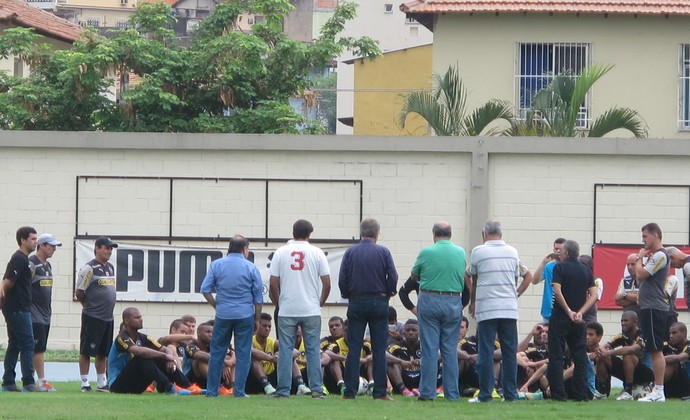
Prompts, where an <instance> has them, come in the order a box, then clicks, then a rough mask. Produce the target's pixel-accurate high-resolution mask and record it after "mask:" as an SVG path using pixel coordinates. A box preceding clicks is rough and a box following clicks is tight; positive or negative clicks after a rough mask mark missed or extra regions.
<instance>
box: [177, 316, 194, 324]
mask: <svg viewBox="0 0 690 420" xmlns="http://www.w3.org/2000/svg"><path fill="white" fill-rule="evenodd" d="M180 320H181V321H182V322H184V323H185V324H186V323H188V322H193V323H195V324H196V318H194V315H189V314H185V315H182V316H181V317H180Z"/></svg>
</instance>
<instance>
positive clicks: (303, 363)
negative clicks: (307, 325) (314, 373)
mask: <svg viewBox="0 0 690 420" xmlns="http://www.w3.org/2000/svg"><path fill="white" fill-rule="evenodd" d="M294 353H295V363H297V367H299V370H300V374H301V375H302V378H307V382H306V385H307V387H309V383H308V378H309V375H307V352H306V350H305V349H304V339H303V338H302V326H301V325H298V326H297V335H296V336H295V351H294ZM320 355H321V369H322V370H323V368H324V367H327V366H328V364H329V363H330V362H331V359H329V358H328V356H326V354H325V353H324V352H323V351H320ZM293 388H294V387H293ZM291 392H292V393H296V392H297V389H293V390H292V391H291ZM326 392H328V391H326Z"/></svg>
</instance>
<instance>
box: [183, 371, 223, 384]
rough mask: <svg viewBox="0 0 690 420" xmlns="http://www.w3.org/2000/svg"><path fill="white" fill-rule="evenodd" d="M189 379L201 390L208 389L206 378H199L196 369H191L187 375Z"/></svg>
mask: <svg viewBox="0 0 690 420" xmlns="http://www.w3.org/2000/svg"><path fill="white" fill-rule="evenodd" d="M187 379H189V382H191V383H193V384H197V385H199V387H201V388H206V378H203V377H201V376H197V375H196V374H195V373H194V368H191V369H190V370H189V373H188V374H187ZM221 379H222V378H221Z"/></svg>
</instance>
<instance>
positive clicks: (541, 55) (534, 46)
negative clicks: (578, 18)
mask: <svg viewBox="0 0 690 420" xmlns="http://www.w3.org/2000/svg"><path fill="white" fill-rule="evenodd" d="M589 50H590V45H589V44H586V43H568V42H559V43H518V44H517V45H516V51H515V57H516V60H515V61H516V63H515V88H516V103H517V104H518V115H519V116H520V117H522V118H524V117H525V116H526V114H527V111H528V110H529V108H530V106H531V105H532V98H533V97H534V94H535V93H537V92H538V91H539V90H540V89H542V88H544V87H546V86H547V85H548V84H549V83H550V82H551V80H552V79H553V77H554V75H557V74H562V73H571V74H573V75H574V76H577V75H579V74H580V73H581V72H582V69H583V68H585V67H587V66H588V65H589V61H590V57H589ZM588 96H589V95H588ZM589 102H590V98H589V97H588V98H587V99H586V100H585V103H584V104H582V106H581V107H580V115H579V116H578V121H577V126H578V127H580V128H587V127H588V126H589Z"/></svg>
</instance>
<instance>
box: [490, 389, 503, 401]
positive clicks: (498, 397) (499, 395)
mask: <svg viewBox="0 0 690 420" xmlns="http://www.w3.org/2000/svg"><path fill="white" fill-rule="evenodd" d="M491 398H493V399H494V400H500V399H501V398H503V397H501V394H499V393H498V390H496V388H494V390H493V392H492V393H491Z"/></svg>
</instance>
